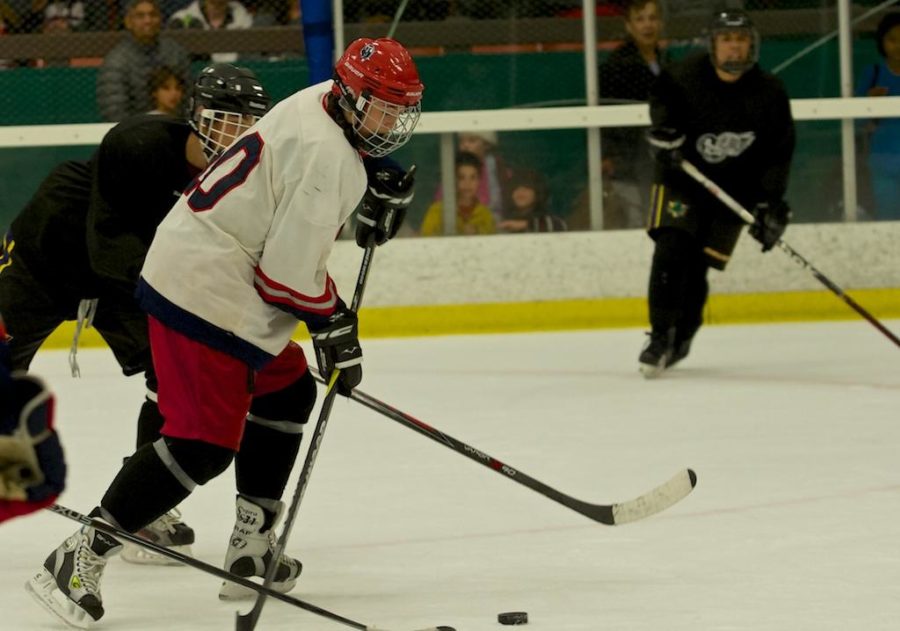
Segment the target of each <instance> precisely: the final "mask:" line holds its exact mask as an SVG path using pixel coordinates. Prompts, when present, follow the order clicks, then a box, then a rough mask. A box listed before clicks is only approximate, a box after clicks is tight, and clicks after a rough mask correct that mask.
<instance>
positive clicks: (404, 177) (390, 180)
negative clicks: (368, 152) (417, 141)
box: [356, 158, 416, 248]
mask: <svg viewBox="0 0 900 631" xmlns="http://www.w3.org/2000/svg"><path fill="white" fill-rule="evenodd" d="M363 163H364V164H365V167H366V175H367V176H368V179H369V184H368V188H367V189H366V193H365V195H363V199H362V207H361V208H360V210H359V212H358V213H357V215H356V243H357V245H359V247H361V248H364V247H366V243H367V242H368V240H369V236H370V235H372V234H374V235H375V244H376V245H384V244H385V243H387V242H388V241H389V240H391V239H393V238H394V237H395V236H397V231H398V230H400V226H402V225H403V220H404V219H405V218H406V209H407V208H409V205H410V203H411V202H412V200H413V193H414V190H413V189H414V184H415V177H414V174H415V170H416V167H415V166H412V167H410V169H409V171H408V172H407V171H404V170H403V168H402V167H401V166H400V165H399V164H398V163H397V162H396V161H394V160H392V159H390V158H366V159H365V160H364V162H363Z"/></svg>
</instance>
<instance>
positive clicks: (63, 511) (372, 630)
mask: <svg viewBox="0 0 900 631" xmlns="http://www.w3.org/2000/svg"><path fill="white" fill-rule="evenodd" d="M46 510H48V511H50V512H52V513H56V514H57V515H62V516H63V517H66V518H67V519H71V520H72V521H76V522H78V523H80V524H82V525H84V526H88V527H90V528H94V529H95V530H99V531H100V532H104V533H106V534H108V535H110V536H111V537H115V538H116V539H119V540H121V541H128V542H130V543H133V544H135V545H138V546H141V547H142V548H146V549H147V550H151V551H153V552H155V553H156V554H159V555H161V556H164V557H168V558H170V559H173V560H175V561H178V562H179V563H183V564H185V565H189V566H191V567H192V568H195V569H198V570H200V571H201V572H206V573H207V574H211V575H213V576H216V577H218V578H221V579H224V580H226V581H231V582H232V583H237V584H238V585H241V586H243V587H246V588H247V589H252V590H253V591H255V592H257V593H259V594H265V595H266V596H270V597H272V598H275V599H276V600H280V601H281V602H283V603H287V604H288V605H293V606H294V607H298V608H300V609H303V610H305V611H308V612H310V613H314V614H316V615H318V616H322V617H324V618H328V619H329V620H333V621H335V622H339V623H341V624H345V625H347V626H348V627H353V628H354V629H360V630H361V631H379V629H377V628H376V627H373V626H370V625H367V624H363V623H362V622H356V621H355V620H351V619H349V618H345V617H344V616H340V615H338V614H336V613H333V612H331V611H328V610H327V609H322V608H321V607H317V606H316V605H313V604H312V603H308V602H306V601H304V600H300V599H299V598H294V597H293V596H289V595H287V594H282V593H281V592H277V591H275V590H274V589H270V588H268V587H266V586H264V585H257V584H256V583H254V582H253V581H250V580H248V579H246V578H243V577H241V576H238V575H237V574H232V573H231V572H227V571H225V570H223V569H222V568H219V567H216V566H215V565H210V564H209V563H204V562H203V561H200V560H198V559H195V558H193V557H190V556H187V555H185V554H181V553H180V552H177V551H175V550H172V549H171V548H166V547H165V546H160V545H157V544H155V543H153V542H151V541H147V540H146V539H144V538H143V537H139V536H138V535H134V534H131V533H130V532H127V531H125V530H120V529H119V528H116V527H115V526H112V525H110V524H107V523H106V522H105V521H98V520H96V519H91V518H90V517H88V516H87V515H84V514H82V513H79V512H78V511H74V510H72V509H71V508H66V507H65V506H60V505H59V504H53V505H52V506H48V507H47V509H46ZM448 628H449V627H429V628H428V629H422V630H421V631H446V629H448ZM380 631H385V630H380Z"/></svg>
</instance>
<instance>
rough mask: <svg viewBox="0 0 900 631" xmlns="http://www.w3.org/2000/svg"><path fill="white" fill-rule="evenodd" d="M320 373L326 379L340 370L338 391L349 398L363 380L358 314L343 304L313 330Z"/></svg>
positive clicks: (336, 385) (312, 335)
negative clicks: (322, 324) (324, 322)
mask: <svg viewBox="0 0 900 631" xmlns="http://www.w3.org/2000/svg"><path fill="white" fill-rule="evenodd" d="M309 334H310V336H311V337H312V341H313V346H314V347H315V349H316V361H317V362H318V364H319V372H320V373H321V374H322V378H323V379H325V381H326V382H327V381H330V380H331V373H332V372H333V371H334V370H335V369H338V370H340V371H341V373H340V375H338V380H337V383H336V384H335V387H336V388H337V391H338V394H341V395H343V396H345V397H349V396H350V393H351V391H352V390H353V388H355V387H356V386H358V385H359V382H360V381H362V347H360V345H359V325H358V320H357V318H356V314H355V313H353V312H352V311H351V310H350V309H348V308H347V307H341V308H340V309H338V310H337V311H335V312H334V314H333V315H332V316H331V317H330V318H329V319H328V325H327V326H324V327H322V328H318V329H315V330H310V332H309Z"/></svg>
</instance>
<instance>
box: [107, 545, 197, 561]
mask: <svg viewBox="0 0 900 631" xmlns="http://www.w3.org/2000/svg"><path fill="white" fill-rule="evenodd" d="M124 544H125V545H124V546H123V548H122V560H123V561H125V562H127V563H134V564H135V565H166V566H175V565H179V566H180V565H183V563H180V562H179V561H176V560H175V559H170V558H169V557H167V556H163V555H161V554H157V553H156V552H153V551H152V550H148V549H147V548H144V547H141V546H139V545H137V544H135V543H130V542H128V541H125V542H124ZM169 550H172V551H174V552H180V553H181V554H183V555H185V556H193V554H192V553H191V546H189V545H187V546H171V547H169Z"/></svg>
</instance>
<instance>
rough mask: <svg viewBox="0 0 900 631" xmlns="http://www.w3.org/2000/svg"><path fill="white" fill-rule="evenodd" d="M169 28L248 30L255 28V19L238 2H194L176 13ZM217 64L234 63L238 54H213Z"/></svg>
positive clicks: (196, 0) (201, 0) (215, 0)
mask: <svg viewBox="0 0 900 631" xmlns="http://www.w3.org/2000/svg"><path fill="white" fill-rule="evenodd" d="M166 26H167V28H198V29H203V30H207V31H210V30H212V31H215V30H219V29H228V30H235V29H246V28H250V27H252V26H253V17H252V16H251V15H250V13H249V12H248V11H247V9H245V8H244V5H242V4H241V3H240V2H237V1H236V0H194V2H192V3H191V4H189V5H188V6H186V7H185V8H184V9H182V10H181V11H176V12H175V15H173V16H172V17H171V18H170V19H169V22H168V24H167V25H166ZM210 57H211V59H212V60H213V61H215V62H225V63H234V62H235V61H237V58H238V54H237V53H213V54H212V55H210Z"/></svg>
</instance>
